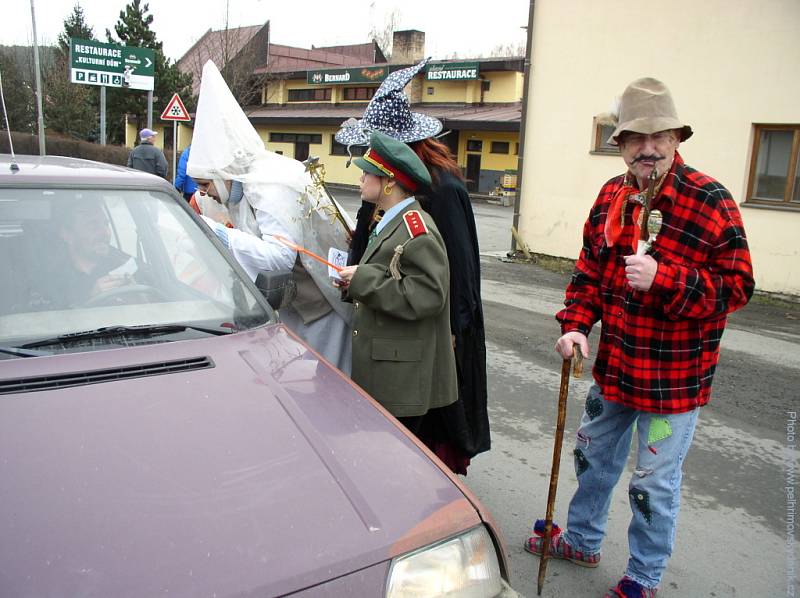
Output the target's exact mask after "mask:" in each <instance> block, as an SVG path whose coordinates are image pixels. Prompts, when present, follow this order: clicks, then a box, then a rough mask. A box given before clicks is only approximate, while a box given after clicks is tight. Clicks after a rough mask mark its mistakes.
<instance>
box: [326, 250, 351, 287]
mask: <svg viewBox="0 0 800 598" xmlns="http://www.w3.org/2000/svg"><path fill="white" fill-rule="evenodd" d="M328 261H329V262H330V263H331V264H336V265H337V266H338V267H339V268H344V267H345V266H346V265H347V252H346V251H342V250H341V249H336V247H331V248H330V249H328ZM328 276H330V277H331V278H335V279H336V280H341V279H342V277H341V276H339V273H338V272H337V271H336V270H335V269H333V268H331V267H330V266H328Z"/></svg>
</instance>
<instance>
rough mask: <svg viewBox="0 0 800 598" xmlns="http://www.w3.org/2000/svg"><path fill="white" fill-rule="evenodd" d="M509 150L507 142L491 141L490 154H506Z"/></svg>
mask: <svg viewBox="0 0 800 598" xmlns="http://www.w3.org/2000/svg"><path fill="white" fill-rule="evenodd" d="M508 148H509V143H508V141H492V148H491V150H490V152H491V153H492V154H507V153H508Z"/></svg>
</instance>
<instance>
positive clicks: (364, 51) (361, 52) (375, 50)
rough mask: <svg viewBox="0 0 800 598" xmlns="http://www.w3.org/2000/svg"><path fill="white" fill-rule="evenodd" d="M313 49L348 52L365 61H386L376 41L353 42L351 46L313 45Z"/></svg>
mask: <svg viewBox="0 0 800 598" xmlns="http://www.w3.org/2000/svg"><path fill="white" fill-rule="evenodd" d="M311 49H312V50H325V51H326V52H335V53H336V54H347V55H348V56H356V57H359V58H361V59H362V60H363V61H364V62H370V63H375V64H377V63H380V64H383V63H384V62H386V56H384V55H383V52H382V51H381V48H380V46H379V45H378V44H377V42H375V41H371V42H367V43H365V44H353V45H350V46H324V47H319V48H317V47H315V46H311Z"/></svg>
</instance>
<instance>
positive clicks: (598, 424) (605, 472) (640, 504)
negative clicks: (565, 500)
mask: <svg viewBox="0 0 800 598" xmlns="http://www.w3.org/2000/svg"><path fill="white" fill-rule="evenodd" d="M697 412H698V410H697V409H694V410H693V411H689V412H687V413H678V414H663V415H661V414H655V413H647V412H645V411H638V410H636V409H631V408H629V407H624V406H623V405H620V404H619V403H612V402H610V401H606V400H605V399H604V398H603V395H602V393H601V391H600V387H599V386H597V385H596V384H595V385H593V386H592V388H591V389H590V390H589V394H588V395H587V397H586V408H585V410H584V413H583V417H582V418H581V425H580V428H579V429H578V433H577V442H576V445H575V452H574V455H575V473H576V474H577V476H578V489H577V490H576V491H575V495H574V496H573V497H572V501H571V502H570V505H569V516H568V521H567V531H566V534H565V539H566V540H567V542H568V543H569V544H570V545H571V546H572V547H573V548H576V549H578V550H582V551H584V552H585V553H587V554H595V553H598V552H600V545H601V544H602V541H603V536H604V535H605V531H606V522H607V520H608V508H609V505H610V504H611V494H612V492H613V490H614V486H616V484H617V482H618V481H619V477H620V475H621V474H622V470H623V469H624V468H625V462H626V461H627V459H628V454H629V453H630V446H631V439H632V437H633V432H634V424H636V425H635V428H636V434H637V440H638V442H637V449H636V468H635V470H634V474H633V476H632V477H631V481H630V485H629V487H628V498H629V500H630V505H631V511H632V512H633V517H632V519H631V523H630V526H629V527H628V545H629V548H630V559H629V560H628V568H627V570H626V572H625V575H627V576H628V577H630V578H632V579H633V580H635V581H637V582H639V583H640V584H642V585H643V586H645V587H648V588H655V587H656V586H658V583H659V582H660V581H661V576H662V574H663V573H664V569H665V568H666V566H667V561H668V560H669V557H670V555H671V554H672V547H673V545H674V542H675V529H676V525H677V519H678V509H679V508H680V503H681V478H682V477H683V471H682V467H683V460H684V459H685V458H686V453H687V452H688V451H689V446H690V445H691V444H692V437H693V436H694V429H695V424H696V423H697Z"/></svg>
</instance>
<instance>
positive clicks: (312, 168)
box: [303, 156, 353, 242]
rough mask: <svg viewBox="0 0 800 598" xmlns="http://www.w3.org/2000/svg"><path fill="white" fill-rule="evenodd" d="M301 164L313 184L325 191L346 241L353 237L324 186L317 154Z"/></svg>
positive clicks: (337, 206) (323, 176) (336, 204)
mask: <svg viewBox="0 0 800 598" xmlns="http://www.w3.org/2000/svg"><path fill="white" fill-rule="evenodd" d="M303 164H305V167H306V172H308V173H309V174H310V175H311V180H312V181H313V183H314V186H315V187H318V188H320V189H322V190H323V191H325V194H326V195H327V196H328V199H330V201H331V204H333V209H334V210H336V219H337V220H338V221H339V222H341V223H342V226H343V227H344V232H345V235H346V236H347V240H348V242H349V241H351V240H352V239H353V231H352V230H350V226H348V224H347V220H346V219H345V217H344V216H343V215H342V212H341V210H340V209H339V204H338V203H337V202H336V200H335V199H334V197H333V195H331V192H330V191H328V187H327V186H325V165H324V164H320V162H319V157H318V156H309V157H308V158H306V159H305V161H304V162H303Z"/></svg>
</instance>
